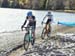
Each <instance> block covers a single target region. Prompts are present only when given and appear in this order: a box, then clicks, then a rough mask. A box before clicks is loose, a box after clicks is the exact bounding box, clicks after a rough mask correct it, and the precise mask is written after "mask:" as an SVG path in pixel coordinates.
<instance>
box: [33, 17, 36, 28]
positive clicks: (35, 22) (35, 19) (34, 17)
mask: <svg viewBox="0 0 75 56" xmlns="http://www.w3.org/2000/svg"><path fill="white" fill-rule="evenodd" d="M33 19H34V27H35V28H36V19H35V16H33Z"/></svg>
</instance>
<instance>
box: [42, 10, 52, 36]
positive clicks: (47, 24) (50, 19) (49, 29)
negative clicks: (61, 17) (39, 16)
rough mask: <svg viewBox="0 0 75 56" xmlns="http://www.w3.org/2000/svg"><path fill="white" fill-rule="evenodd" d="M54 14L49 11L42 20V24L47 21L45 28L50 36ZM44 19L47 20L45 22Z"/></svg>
mask: <svg viewBox="0 0 75 56" xmlns="http://www.w3.org/2000/svg"><path fill="white" fill-rule="evenodd" d="M52 16H53V15H52V14H51V12H50V11H49V12H48V13H47V14H46V16H45V17H44V18H43V21H42V24H43V23H46V25H45V27H44V29H46V31H45V34H46V33H47V34H48V36H50V32H51V22H52V20H53V19H52ZM44 20H45V22H44Z"/></svg>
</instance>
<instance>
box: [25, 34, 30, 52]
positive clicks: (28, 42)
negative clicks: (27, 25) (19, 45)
mask: <svg viewBox="0 0 75 56" xmlns="http://www.w3.org/2000/svg"><path fill="white" fill-rule="evenodd" d="M29 44H30V39H29V34H25V36H24V49H25V51H27V50H28V48H29Z"/></svg>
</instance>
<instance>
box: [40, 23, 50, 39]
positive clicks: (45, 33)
mask: <svg viewBox="0 0 75 56" xmlns="http://www.w3.org/2000/svg"><path fill="white" fill-rule="evenodd" d="M43 24H46V23H44V22H43V23H42V25H43ZM46 27H47V28H46ZM46 27H44V28H43V30H42V33H41V38H42V39H44V38H45V35H47V37H48V38H49V37H50V33H51V29H50V28H51V26H50V23H49V24H48V25H47V26H46Z"/></svg>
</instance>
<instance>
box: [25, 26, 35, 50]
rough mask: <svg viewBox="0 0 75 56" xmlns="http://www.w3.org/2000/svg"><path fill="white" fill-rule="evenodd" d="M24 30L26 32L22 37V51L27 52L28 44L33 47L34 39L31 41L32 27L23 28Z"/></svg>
mask: <svg viewBox="0 0 75 56" xmlns="http://www.w3.org/2000/svg"><path fill="white" fill-rule="evenodd" d="M24 28H25V29H27V32H26V34H25V36H24V49H25V50H26V51H27V50H28V48H29V45H30V43H31V45H33V44H34V42H35V39H33V34H32V26H30V27H24Z"/></svg>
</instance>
